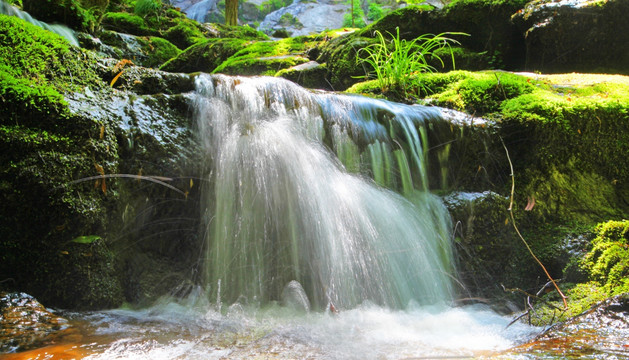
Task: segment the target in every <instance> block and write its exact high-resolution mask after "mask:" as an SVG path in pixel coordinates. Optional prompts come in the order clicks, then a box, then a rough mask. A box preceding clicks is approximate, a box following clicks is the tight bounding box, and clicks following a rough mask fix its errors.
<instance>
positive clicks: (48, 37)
mask: <svg viewBox="0 0 629 360" xmlns="http://www.w3.org/2000/svg"><path fill="white" fill-rule="evenodd" d="M77 52H78V50H76V49H74V48H71V47H70V46H69V45H68V43H67V42H66V40H65V39H63V38H62V37H60V36H58V35H55V34H53V33H51V32H48V31H45V30H43V29H41V28H39V27H36V26H34V25H31V24H28V23H26V22H24V21H22V20H20V19H18V18H15V17H10V16H5V15H0V103H2V104H3V105H2V107H3V109H5V110H4V111H2V113H1V114H0V122H1V123H5V122H8V121H15V120H16V119H21V120H20V121H22V122H25V121H28V122H29V123H30V122H38V123H40V124H41V125H42V126H54V124H45V123H42V118H43V119H49V118H50V117H51V116H59V115H62V114H64V112H65V111H66V106H67V105H66V103H65V100H63V97H62V96H61V94H60V92H63V91H75V90H78V89H80V88H81V87H82V86H85V85H90V84H94V85H95V84H97V83H98V82H99V79H98V76H97V75H96V74H95V72H93V71H92V70H91V69H90V68H86V67H85V65H84V64H83V62H82V61H81V58H80V56H81V55H80V53H77ZM53 84H54V85H53Z"/></svg>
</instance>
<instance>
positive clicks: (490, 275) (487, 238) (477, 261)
mask: <svg viewBox="0 0 629 360" xmlns="http://www.w3.org/2000/svg"><path fill="white" fill-rule="evenodd" d="M443 202H444V204H445V205H446V207H447V208H448V210H449V211H450V214H451V216H452V220H453V223H454V224H455V225H454V229H455V230H454V236H455V239H456V243H455V245H456V247H457V254H458V257H459V259H458V261H459V269H458V270H459V275H460V279H461V280H462V282H463V283H465V284H466V285H468V286H469V289H468V290H469V291H471V292H472V294H474V295H478V296H495V295H496V294H500V293H502V289H500V284H501V283H506V284H507V285H508V286H510V284H511V283H512V281H514V279H509V278H508V277H509V276H510V275H512V271H513V269H510V268H509V267H510V266H513V265H514V264H511V263H510V262H505V261H504V259H509V258H511V257H512V256H513V254H514V253H515V251H516V249H518V246H517V245H519V244H518V243H517V241H519V240H518V239H517V238H516V237H515V233H514V231H513V227H512V225H511V223H510V220H509V221H507V219H508V218H509V213H508V211H507V208H508V207H509V200H508V199H507V198H506V197H504V196H501V195H499V194H497V193H494V192H491V191H485V192H481V193H469V192H456V193H453V194H450V195H448V196H446V197H444V198H443Z"/></svg>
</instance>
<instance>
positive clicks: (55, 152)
mask: <svg viewBox="0 0 629 360" xmlns="http://www.w3.org/2000/svg"><path fill="white" fill-rule="evenodd" d="M0 55H1V57H0V58H1V60H0V94H1V96H0V103H1V106H2V108H3V109H6V111H3V112H2V113H1V114H0V164H1V166H0V194H1V197H2V201H0V214H1V215H0V237H1V238H2V241H0V279H2V280H4V279H11V281H7V282H4V281H3V282H1V283H0V286H1V287H3V288H6V289H7V290H22V291H27V292H29V293H32V294H34V295H36V296H37V297H38V298H40V299H41V300H42V301H44V302H45V303H46V304H47V305H49V306H55V307H62V308H81V309H94V308H109V307H116V306H119V305H120V304H121V303H122V302H123V301H125V300H128V299H125V297H124V296H125V295H126V294H128V291H125V289H123V287H124V286H126V285H127V284H126V283H125V282H124V281H122V279H124V278H125V277H126V275H127V274H125V269H127V268H128V267H127V266H126V265H125V264H126V263H127V261H128V260H129V259H130V258H133V257H134V256H136V255H138V254H140V253H143V252H145V251H146V252H148V253H150V254H151V255H150V256H148V257H149V258H151V259H157V260H154V261H162V260H161V259H162V258H165V259H166V260H165V261H162V263H171V262H174V261H172V258H173V255H174V257H175V258H178V257H180V256H192V255H191V251H187V250H186V249H190V247H187V246H189V245H192V244H195V243H194V242H190V241H188V238H189V237H190V236H195V235H196V234H192V233H191V232H190V231H187V232H186V230H183V229H181V228H180V227H179V225H177V224H180V225H181V227H183V228H184V229H191V228H194V226H192V225H190V224H189V223H187V222H186V221H187V220H182V221H179V222H176V221H175V222H173V221H171V222H160V220H157V219H162V218H164V217H168V218H173V219H175V218H177V217H181V216H185V215H182V214H186V212H188V211H190V212H192V213H194V212H197V211H198V208H199V206H198V204H196V202H195V201H193V200H190V201H185V200H186V194H190V199H192V197H193V195H192V193H193V192H194V191H195V190H194V187H193V183H192V182H191V181H190V179H189V178H186V179H185V180H180V181H179V182H177V181H175V180H171V178H170V177H172V178H179V177H181V176H182V175H183V174H186V175H188V176H190V175H189V174H193V170H190V169H193V168H194V166H191V165H188V162H187V161H188V160H187V156H190V158H191V159H192V158H194V154H195V152H194V151H193V148H194V147H193V143H192V142H191V136H190V133H189V131H188V130H187V129H189V128H190V124H188V120H187V119H188V117H187V115H188V113H189V108H188V99H186V97H185V96H184V95H181V94H173V93H172V92H177V91H180V92H187V91H190V90H192V89H193V84H192V80H191V79H190V78H189V77H187V76H182V75H175V74H168V73H159V72H157V71H156V70H146V69H144V70H143V71H140V70H139V69H137V68H134V67H133V66H132V65H131V62H129V61H126V62H121V61H116V60H107V61H104V60H102V59H100V58H98V57H96V56H94V55H93V54H91V53H88V52H85V51H83V50H81V49H79V48H76V47H71V46H69V45H68V44H67V43H66V42H65V40H63V39H62V38H60V37H58V36H56V35H54V34H51V33H49V32H46V31H44V30H42V29H40V28H37V27H35V26H32V25H30V24H28V23H26V22H24V21H22V20H20V19H18V18H12V17H7V16H3V15H0ZM116 76H117V78H116V79H115V81H114V78H115V77H116ZM112 86H113V88H112ZM128 89H134V90H137V91H138V94H134V93H130V92H128V91H127V90H128ZM142 94H146V95H142ZM146 173H148V174H151V175H152V174H156V175H160V176H162V177H161V178H160V179H161V180H156V179H154V178H150V179H151V180H152V181H148V180H147V181H143V179H144V177H143V176H142V175H143V174H146ZM91 177H92V178H91ZM131 178H135V179H136V180H137V181H134V180H133V179H131ZM167 182H169V183H167ZM148 184H153V186H152V187H151V186H147V185H148ZM122 199H124V201H122ZM184 209H187V210H184ZM194 218H196V216H189V217H187V218H186V219H194ZM121 219H123V220H122V222H123V224H122V225H121ZM144 221H146V223H144ZM153 222H155V224H153ZM131 224H133V226H132V225H131ZM164 224H166V225H164ZM173 225H174V226H173ZM125 226H127V227H125ZM130 229H132V230H130ZM177 231H179V232H180V233H179V234H178V236H177V238H178V239H179V240H177V241H172V239H171V238H170V237H169V236H165V235H162V234H172V233H173V232H177ZM194 232H195V233H196V231H194ZM105 234H107V236H105ZM147 239H150V240H151V241H150V245H151V246H146V243H147V242H148V241H147ZM184 244H187V245H184ZM193 247H194V248H197V249H198V244H197V245H193ZM169 259H171V260H169ZM177 263H181V262H177ZM184 263H185V262H184ZM24 264H28V266H24ZM149 267H150V265H149ZM164 269H165V270H164V271H165V273H167V272H170V271H171V270H170V269H169V268H166V267H164ZM188 270H189V269H188ZM172 271H175V270H172ZM160 291H161V292H160V294H164V293H165V292H168V289H164V288H160ZM153 293H157V291H154V292H153Z"/></svg>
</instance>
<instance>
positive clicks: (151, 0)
mask: <svg viewBox="0 0 629 360" xmlns="http://www.w3.org/2000/svg"><path fill="white" fill-rule="evenodd" d="M161 9H162V0H138V1H137V2H136V3H135V9H134V10H133V12H134V13H135V14H136V15H138V16H147V15H157V14H158V13H159V11H160V10H161Z"/></svg>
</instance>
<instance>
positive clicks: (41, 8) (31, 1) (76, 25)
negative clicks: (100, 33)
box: [22, 0, 108, 33]
mask: <svg viewBox="0 0 629 360" xmlns="http://www.w3.org/2000/svg"><path fill="white" fill-rule="evenodd" d="M22 4H23V9H24V10H25V11H27V12H28V13H29V14H31V15H32V16H33V17H35V18H36V19H38V20H40V21H45V22H48V23H62V24H66V25H67V26H69V27H71V28H73V29H75V30H79V31H85V32H89V33H93V32H95V31H96V30H97V29H98V25H99V23H100V20H101V18H102V16H103V14H104V13H105V11H106V9H107V6H108V1H107V0H56V1H40V0H23V1H22Z"/></svg>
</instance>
